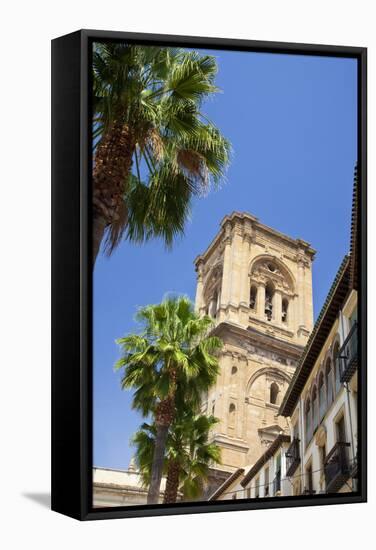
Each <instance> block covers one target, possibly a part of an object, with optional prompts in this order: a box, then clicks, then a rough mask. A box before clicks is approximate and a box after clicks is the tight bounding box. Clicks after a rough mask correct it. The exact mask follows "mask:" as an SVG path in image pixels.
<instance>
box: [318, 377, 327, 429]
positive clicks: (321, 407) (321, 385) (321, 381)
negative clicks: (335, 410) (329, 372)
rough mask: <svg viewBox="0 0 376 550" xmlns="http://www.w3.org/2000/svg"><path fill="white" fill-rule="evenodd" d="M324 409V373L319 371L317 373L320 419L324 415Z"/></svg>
mask: <svg viewBox="0 0 376 550" xmlns="http://www.w3.org/2000/svg"><path fill="white" fill-rule="evenodd" d="M325 411H326V395H325V385H324V374H323V372H320V375H319V417H320V421H321V420H322V418H323V416H324V415H325Z"/></svg>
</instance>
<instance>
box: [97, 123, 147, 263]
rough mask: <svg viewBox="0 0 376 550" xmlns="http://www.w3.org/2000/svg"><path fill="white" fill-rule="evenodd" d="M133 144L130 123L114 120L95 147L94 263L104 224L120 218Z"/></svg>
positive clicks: (108, 225)
mask: <svg viewBox="0 0 376 550" xmlns="http://www.w3.org/2000/svg"><path fill="white" fill-rule="evenodd" d="M135 146H136V144H135V139H134V136H133V133H132V131H131V130H130V128H129V126H128V125H127V124H123V123H122V122H117V121H115V122H114V123H113V124H112V126H111V127H110V129H109V130H108V131H107V132H106V133H105V134H104V135H103V137H102V139H101V141H100V142H99V144H98V146H97V149H96V152H95V159H94V168H93V266H94V264H95V260H96V258H97V255H98V252H99V249H100V245H101V242H102V240H103V237H104V234H105V229H106V227H110V226H111V225H112V224H113V223H114V222H116V221H117V220H118V219H119V216H120V212H121V207H122V203H123V201H124V198H123V196H124V192H125V190H126V183H127V179H128V176H129V174H130V171H131V168H132V157H133V154H134V151H135Z"/></svg>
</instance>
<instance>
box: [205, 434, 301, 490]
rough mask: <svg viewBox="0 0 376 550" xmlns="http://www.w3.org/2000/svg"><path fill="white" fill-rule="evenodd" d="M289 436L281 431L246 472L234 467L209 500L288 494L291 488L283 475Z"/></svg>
mask: <svg viewBox="0 0 376 550" xmlns="http://www.w3.org/2000/svg"><path fill="white" fill-rule="evenodd" d="M289 445H290V436H289V435H286V434H280V435H279V436H278V437H277V438H276V439H275V440H274V441H273V443H272V444H271V445H270V446H269V447H268V448H267V449H266V451H265V452H264V453H263V454H262V455H261V456H260V457H259V459H258V460H257V462H256V463H255V464H254V465H253V466H252V467H251V468H248V471H247V472H245V471H244V470H237V471H236V472H235V473H234V474H232V476H231V477H230V478H229V479H228V480H227V483H224V484H223V485H222V486H221V487H219V488H218V489H217V491H216V492H215V493H213V495H212V496H211V498H210V499H209V500H230V499H231V500H237V499H243V498H267V497H276V496H281V495H283V496H290V495H291V494H292V487H291V483H290V481H289V479H288V478H287V476H286V468H287V456H286V455H287V451H288V449H289Z"/></svg>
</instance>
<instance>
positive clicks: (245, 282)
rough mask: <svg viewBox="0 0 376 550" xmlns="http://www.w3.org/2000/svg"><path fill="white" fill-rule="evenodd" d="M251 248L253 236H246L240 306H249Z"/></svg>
mask: <svg viewBox="0 0 376 550" xmlns="http://www.w3.org/2000/svg"><path fill="white" fill-rule="evenodd" d="M250 247H251V236H250V235H248V234H245V235H244V237H243V262H242V271H241V288H240V305H242V306H246V307H248V306H249V298H250V284H249V274H248V260H249V252H250Z"/></svg>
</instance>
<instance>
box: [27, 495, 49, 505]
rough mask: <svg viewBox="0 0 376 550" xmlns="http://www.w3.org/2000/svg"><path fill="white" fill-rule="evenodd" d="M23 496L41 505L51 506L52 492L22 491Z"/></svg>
mask: <svg viewBox="0 0 376 550" xmlns="http://www.w3.org/2000/svg"><path fill="white" fill-rule="evenodd" d="M22 496H23V497H25V498H28V499H29V500H32V501H34V502H36V503H37V504H39V506H43V508H51V494H50V493H22Z"/></svg>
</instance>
